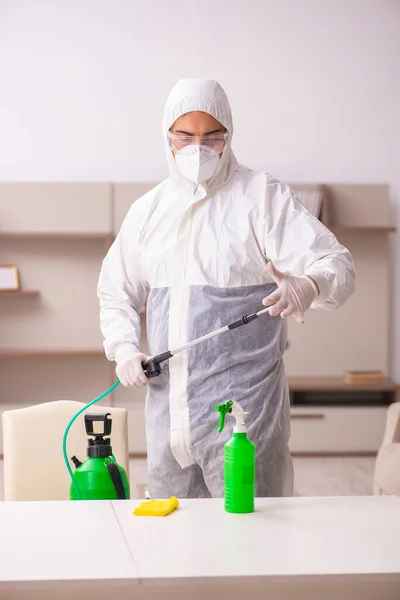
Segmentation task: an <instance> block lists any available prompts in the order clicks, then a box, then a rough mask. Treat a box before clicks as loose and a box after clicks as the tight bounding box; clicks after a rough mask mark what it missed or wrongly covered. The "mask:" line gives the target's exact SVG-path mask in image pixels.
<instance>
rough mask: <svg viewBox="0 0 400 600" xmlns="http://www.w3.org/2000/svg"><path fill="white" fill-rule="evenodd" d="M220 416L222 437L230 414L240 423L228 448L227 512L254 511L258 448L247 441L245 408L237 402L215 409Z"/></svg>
mask: <svg viewBox="0 0 400 600" xmlns="http://www.w3.org/2000/svg"><path fill="white" fill-rule="evenodd" d="M215 410H217V411H218V412H219V413H220V418H219V426H218V429H217V431H218V433H221V431H222V430H223V428H224V425H225V417H226V415H227V414H228V413H229V414H231V415H232V416H233V417H235V419H236V425H235V427H234V430H233V435H232V437H231V439H230V440H229V441H228V442H227V443H226V444H225V446H224V498H225V510H226V511H227V512H230V513H251V512H253V511H254V492H255V470H256V468H255V466H256V459H255V446H254V444H253V442H251V441H250V440H249V439H248V437H247V429H246V426H245V424H244V415H245V414H246V413H245V412H244V410H243V408H242V407H241V406H240V404H238V403H237V402H235V401H234V400H229V401H228V402H225V403H224V404H220V405H219V406H216V407H215Z"/></svg>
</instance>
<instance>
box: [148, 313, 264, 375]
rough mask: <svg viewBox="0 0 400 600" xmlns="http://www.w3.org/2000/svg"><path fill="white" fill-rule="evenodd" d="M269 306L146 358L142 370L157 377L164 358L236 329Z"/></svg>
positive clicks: (252, 319) (256, 317)
mask: <svg viewBox="0 0 400 600" xmlns="http://www.w3.org/2000/svg"><path fill="white" fill-rule="evenodd" d="M271 308H272V306H268V307H267V308H263V309H261V310H259V311H258V312H254V313H250V314H249V315H244V316H243V317H242V318H241V319H239V320H238V321H234V323H230V324H229V325H225V327H221V328H220V329H216V330H215V331H212V332H211V333H207V334H206V335H203V336H202V337H199V338H197V339H196V340H193V341H192V342H188V343H187V344H185V345H184V346H181V347H180V348H177V349H176V350H168V351H167V352H163V353H162V354H157V356H153V357H152V358H148V359H147V360H145V361H144V362H142V367H143V371H144V372H145V374H146V375H147V377H148V378H149V379H153V377H158V376H159V375H161V364H162V363H163V362H165V361H166V360H169V359H170V358H172V357H173V356H175V355H176V354H180V353H181V352H184V351H185V350H189V348H193V346H197V344H201V343H202V342H205V341H206V340H211V339H212V338H214V337H217V335H220V334H221V333H225V332H226V331H230V330H232V329H237V328H238V327H242V325H247V324H248V323H251V322H252V321H254V320H255V319H258V317H261V316H262V315H265V314H266V313H268V312H269V311H270V309H271Z"/></svg>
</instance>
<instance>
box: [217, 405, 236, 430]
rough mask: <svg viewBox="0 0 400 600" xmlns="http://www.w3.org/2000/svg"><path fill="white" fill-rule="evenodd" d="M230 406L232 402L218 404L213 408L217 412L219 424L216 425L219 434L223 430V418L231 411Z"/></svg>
mask: <svg viewBox="0 0 400 600" xmlns="http://www.w3.org/2000/svg"><path fill="white" fill-rule="evenodd" d="M232 404H233V401H232V400H228V402H224V404H219V405H218V406H216V407H215V410H216V411H218V412H219V424H218V429H217V431H218V433H221V431H222V430H223V428H224V425H225V417H226V415H227V414H228V413H230V412H231V411H232Z"/></svg>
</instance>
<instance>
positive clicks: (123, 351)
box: [114, 342, 140, 363]
mask: <svg viewBox="0 0 400 600" xmlns="http://www.w3.org/2000/svg"><path fill="white" fill-rule="evenodd" d="M138 352H140V350H139V348H138V347H137V346H136V345H135V344H131V343H130V342H124V343H122V344H118V346H116V347H115V350H114V355H115V362H117V363H118V362H119V361H120V360H122V359H123V358H125V356H128V355H130V354H137V353H138Z"/></svg>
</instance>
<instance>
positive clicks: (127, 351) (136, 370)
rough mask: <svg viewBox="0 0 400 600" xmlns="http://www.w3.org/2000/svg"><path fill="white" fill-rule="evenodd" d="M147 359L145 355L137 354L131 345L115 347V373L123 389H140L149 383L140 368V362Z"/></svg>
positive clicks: (136, 350)
mask: <svg viewBox="0 0 400 600" xmlns="http://www.w3.org/2000/svg"><path fill="white" fill-rule="evenodd" d="M148 358H149V356H147V354H143V352H139V351H138V349H137V348H136V346H134V345H133V344H121V345H120V346H117V349H116V352H115V360H116V363H117V367H116V369H115V371H116V373H117V377H118V379H119V380H120V382H121V383H122V385H123V386H124V387H138V388H142V387H144V386H145V385H147V384H148V383H149V380H148V378H147V377H146V375H145V372H144V371H143V367H142V362H143V361H145V360H147V359H148Z"/></svg>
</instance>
